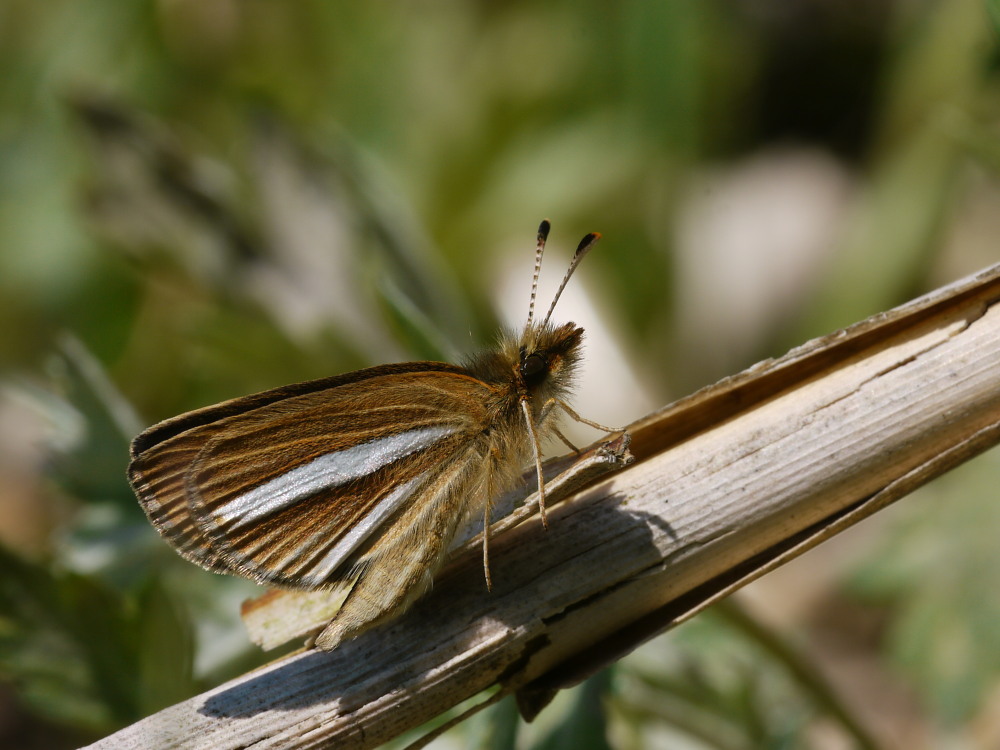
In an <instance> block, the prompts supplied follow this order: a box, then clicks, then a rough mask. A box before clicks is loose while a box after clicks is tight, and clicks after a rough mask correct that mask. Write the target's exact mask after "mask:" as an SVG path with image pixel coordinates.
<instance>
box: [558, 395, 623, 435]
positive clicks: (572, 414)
mask: <svg viewBox="0 0 1000 750" xmlns="http://www.w3.org/2000/svg"><path fill="white" fill-rule="evenodd" d="M552 402H555V405H556V406H558V407H559V408H560V409H562V410H563V411H564V412H566V413H567V414H569V416H570V418H572V419H573V420H575V421H577V422H580V423H581V424H585V425H587V426H589V427H593V428H594V429H595V430H601V431H602V432H612V433H613V432H625V428H624V427H608V426H607V425H603V424H599V423H598V422H593V421H591V420H589V419H587V418H586V417H581V416H580V415H579V414H577V413H576V412H575V411H573V408H572V407H571V406H570V405H569V404H567V403H566V402H565V401H563V400H562V399H558V398H553V399H550V401H549V403H552ZM546 405H547V404H546Z"/></svg>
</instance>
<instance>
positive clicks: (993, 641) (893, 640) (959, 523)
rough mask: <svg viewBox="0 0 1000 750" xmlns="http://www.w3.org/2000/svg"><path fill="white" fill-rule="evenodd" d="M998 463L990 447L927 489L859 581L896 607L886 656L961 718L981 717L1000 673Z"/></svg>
mask: <svg viewBox="0 0 1000 750" xmlns="http://www.w3.org/2000/svg"><path fill="white" fill-rule="evenodd" d="M997 469H998V459H997V456H996V455H995V454H989V455H987V456H984V457H982V458H980V459H977V460H976V461H973V462H970V463H968V464H966V465H964V466H962V467H960V468H958V469H956V470H955V471H953V472H952V473H951V474H949V475H947V476H945V477H943V478H942V479H940V480H939V481H938V482H936V483H935V484H933V485H931V486H929V487H926V488H924V489H922V490H920V491H919V492H918V493H917V494H916V495H915V496H914V497H913V498H912V501H911V502H909V503H908V504H907V505H906V507H905V508H900V509H899V512H898V513H897V514H896V522H895V523H894V524H893V526H892V530H891V533H890V534H889V535H888V537H887V538H886V540H885V543H884V544H883V545H881V546H879V548H877V549H876V550H875V551H874V552H873V553H872V554H871V555H870V556H869V558H868V559H867V560H865V561H863V563H862V564H861V565H860V566H859V568H858V569H857V571H856V572H855V573H854V575H853V576H852V577H851V579H850V583H851V587H852V590H854V591H855V592H857V594H858V595H859V596H862V597H864V599H865V600H867V601H870V602H872V603H875V604H878V605H881V606H885V607H891V609H892V612H893V613H894V614H893V617H892V620H891V622H890V627H889V630H888V632H887V633H886V642H885V646H886V656H887V657H888V658H890V659H891V660H892V661H893V663H894V664H895V665H896V667H897V668H898V669H899V670H900V671H901V672H903V673H905V674H906V675H907V676H908V677H909V678H910V680H911V681H912V683H913V685H914V686H916V687H917V688H918V689H919V691H920V693H921V695H922V697H923V699H924V700H925V701H926V702H927V703H928V704H929V705H930V706H931V707H932V709H933V711H934V713H935V715H937V716H940V717H941V718H942V720H944V721H945V722H947V723H949V724H952V725H957V724H959V723H961V722H965V721H968V720H969V719H970V718H971V717H972V716H974V715H975V713H976V711H977V709H980V708H981V707H982V703H983V701H984V699H985V697H986V696H987V695H988V693H989V690H990V689H991V687H992V686H994V685H995V683H996V679H997V674H998V673H1000V631H998V629H997V627H996V624H997V622H998V621H1000V619H998V618H1000V590H998V589H997V585H996V582H997V580H998V579H1000V547H998V545H997V543H996V539H997V535H996V530H997V529H998V528H1000V506H998V504H997V502H996V476H997Z"/></svg>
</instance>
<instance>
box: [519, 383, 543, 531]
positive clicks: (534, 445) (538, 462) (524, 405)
mask: <svg viewBox="0 0 1000 750" xmlns="http://www.w3.org/2000/svg"><path fill="white" fill-rule="evenodd" d="M521 411H522V412H524V421H525V424H527V426H528V434H529V435H531V450H532V452H533V453H534V456H535V472H536V473H537V474H538V513H539V515H541V517H542V526H544V527H545V528H546V529H547V528H549V520H548V518H547V517H546V515H545V480H544V478H543V477H542V451H541V448H539V446H538V430H536V429H535V420H534V419H532V417H531V406H530V404H529V403H528V399H526V398H525V399H522V400H521Z"/></svg>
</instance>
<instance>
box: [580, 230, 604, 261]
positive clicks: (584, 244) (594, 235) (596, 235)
mask: <svg viewBox="0 0 1000 750" xmlns="http://www.w3.org/2000/svg"><path fill="white" fill-rule="evenodd" d="M599 239H601V233H600V232H591V233H590V234H588V235H587V236H586V237H584V238H583V239H582V240H580V244H579V245H577V246H576V253H575V255H576V256H577V257H579V256H581V255H583V254H584V253H585V252H587V251H588V250H590V248H592V247H593V246H594V245H596V244H597V241H598V240H599Z"/></svg>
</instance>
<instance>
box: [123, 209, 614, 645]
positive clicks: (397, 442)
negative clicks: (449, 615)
mask: <svg viewBox="0 0 1000 750" xmlns="http://www.w3.org/2000/svg"><path fill="white" fill-rule="evenodd" d="M549 229H550V225H549V222H548V221H547V220H546V221H543V222H542V223H541V225H540V226H539V229H538V235H537V244H536V252H535V267H534V274H533V278H532V283H531V298H530V303H529V307H528V320H527V323H526V324H525V326H524V328H523V329H522V330H521V331H520V332H511V331H508V332H504V333H502V334H501V336H500V339H499V342H498V344H497V345H496V347H495V348H493V349H491V350H489V351H486V352H484V353H481V354H478V355H476V356H473V357H472V358H471V359H470V360H469V361H468V362H466V363H465V364H464V365H462V366H459V365H453V364H446V363H441V362H407V363H402V364H387V365H380V366H377V367H370V368H367V369H364V370H358V371H356V372H349V373H346V374H343V375H335V376H333V377H328V378H323V379H320V380H312V381H308V382H304V383H296V384H294V385H287V386H284V387H281V388H275V389H273V390H269V391H264V392H263V393H258V394H255V395H251V396H244V397H242V398H236V399H232V400H230V401H225V402H223V403H220V404H216V405H214V406H209V407H206V408H202V409H197V410H195V411H191V412H188V413H186V414H181V415H180V416H177V417H174V418H172V419H168V420H166V421H164V422H160V423H159V424H156V425H154V426H152V427H150V428H149V429H147V430H145V431H144V432H142V433H141V434H140V435H138V436H137V437H136V438H135V439H134V440H133V442H132V445H131V451H130V452H131V461H130V463H129V468H128V478H129V482H130V484H131V486H132V488H133V490H134V491H135V494H136V496H137V497H138V499H139V503H140V504H141V505H142V508H143V510H144V511H145V513H146V516H147V517H148V518H149V520H150V522H151V523H152V524H153V526H154V527H155V528H156V529H157V531H159V533H160V534H161V535H162V536H163V537H164V538H165V539H166V541H167V542H169V543H170V544H171V545H172V546H173V547H174V549H175V550H176V551H177V552H178V553H180V555H182V556H183V557H184V558H186V559H188V560H190V561H191V562H194V563H197V564H198V565H200V566H201V567H203V568H205V569H207V570H210V571H213V572H216V573H229V574H235V575H240V576H245V577H247V578H250V579H252V580H254V581H257V582H259V583H262V584H268V585H272V586H278V587H286V588H293V589H321V588H338V589H341V590H343V591H346V592H347V593H346V598H345V599H344V600H343V603H342V605H341V607H340V609H339V611H338V612H337V613H336V615H335V616H334V618H333V619H332V620H331V621H330V622H329V623H328V624H327V625H326V627H325V628H324V629H323V630H322V632H320V633H319V635H318V636H317V637H316V638H315V640H314V642H313V643H314V645H315V646H316V647H317V648H320V649H323V650H330V649H333V648H335V647H336V646H337V645H338V644H340V643H341V642H343V641H344V640H346V639H350V638H354V637H356V636H357V635H359V634H361V633H362V632H364V631H365V630H368V629H369V628H372V627H374V626H376V625H379V624H381V623H383V622H386V621H388V620H390V619H393V618H395V617H396V616H398V615H399V614H400V613H402V612H403V611H404V610H406V608H407V607H409V606H410V605H411V604H412V603H413V602H414V601H416V600H417V599H418V598H419V597H420V596H421V595H422V594H423V593H424V592H426V591H427V590H428V588H430V586H431V583H432V580H433V576H434V573H435V571H436V570H438V569H439V568H440V566H441V565H442V563H443V562H444V560H445V558H446V557H447V554H448V551H449V546H450V543H451V541H452V539H453V538H454V537H455V535H456V533H457V532H458V531H459V530H461V529H463V528H465V527H466V526H468V525H469V524H471V523H472V522H473V521H475V520H478V519H479V518H482V519H483V526H484V533H483V559H484V568H485V571H486V582H487V587H489V586H490V573H489V563H488V543H489V520H490V509H491V505H492V503H493V501H494V500H495V499H496V498H497V497H498V496H499V495H501V494H503V493H504V492H506V491H508V490H510V489H511V488H513V487H514V486H515V485H516V483H517V482H518V481H519V479H520V476H521V472H522V471H523V470H524V468H525V467H526V466H529V465H531V464H532V463H533V464H534V468H535V471H536V472H537V475H538V506H539V512H540V514H541V517H542V521H543V523H545V524H546V525H547V520H546V515H545V486H544V483H543V481H542V463H541V448H540V445H541V442H542V441H543V440H544V439H545V438H548V437H550V436H552V437H556V438H559V439H561V440H562V441H563V442H565V443H566V444H567V445H569V447H570V448H573V450H576V449H575V448H574V447H573V445H572V443H570V442H569V441H568V440H567V439H566V438H565V437H564V436H563V434H562V433H561V432H560V431H559V429H558V426H557V420H558V418H559V416H560V415H562V414H565V415H568V416H569V417H571V418H572V419H574V420H577V421H579V422H581V423H584V424H587V425H590V426H591V427H594V428H596V429H599V430H602V431H605V432H611V433H613V432H622V431H620V430H615V429H613V428H609V427H604V426H602V425H600V424H597V423H596V422H592V421H590V420H588V419H584V418H583V417H581V416H580V415H579V414H577V413H576V412H575V411H573V409H572V408H571V407H570V406H569V405H568V404H567V403H566V400H565V399H566V397H567V395H568V393H569V391H570V388H571V386H572V383H573V377H574V374H575V372H576V371H577V369H578V365H579V362H580V357H581V343H582V340H583V329H582V328H579V327H577V326H576V325H575V324H573V323H565V324H562V325H556V324H553V323H552V322H551V321H550V319H551V316H552V312H553V310H554V309H555V306H556V303H557V302H558V300H559V297H560V296H561V295H562V292H563V290H564V289H565V287H566V284H567V282H568V281H569V279H570V277H571V276H572V274H573V271H574V270H575V269H576V267H577V265H578V264H579V262H580V261H581V260H582V258H583V257H584V255H586V253H587V252H588V251H589V250H590V249H591V248H592V247H593V246H594V244H595V243H596V242H597V240H598V239H599V238H600V235H599V234H596V233H593V234H588V235H587V236H586V237H584V238H583V240H582V241H581V242H580V244H579V246H578V247H577V249H576V253H575V254H574V256H573V260H572V262H571V263H570V266H569V269H568V270H567V272H566V275H565V276H564V278H563V280H562V283H561V285H560V286H559V288H558V290H557V291H556V294H555V296H554V298H553V300H552V303H551V305H550V306H549V309H548V312H547V313H546V315H545V317H544V318H542V320H541V321H536V320H535V318H534V311H535V297H536V293H537V289H538V278H539V274H540V271H541V262H542V254H543V251H544V248H545V241H546V239H547V237H548V234H549Z"/></svg>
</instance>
